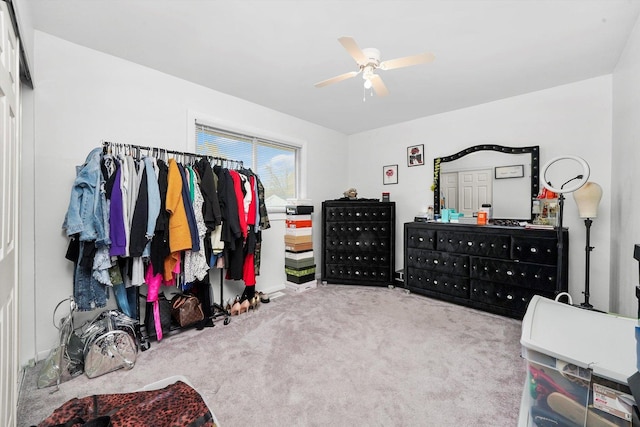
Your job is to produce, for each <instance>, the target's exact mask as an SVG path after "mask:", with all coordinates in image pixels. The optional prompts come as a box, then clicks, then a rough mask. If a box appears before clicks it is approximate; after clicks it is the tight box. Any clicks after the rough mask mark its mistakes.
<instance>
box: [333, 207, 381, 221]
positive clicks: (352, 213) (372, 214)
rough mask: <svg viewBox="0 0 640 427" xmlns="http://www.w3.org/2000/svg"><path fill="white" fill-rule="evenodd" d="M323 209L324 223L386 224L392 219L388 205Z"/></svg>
mask: <svg viewBox="0 0 640 427" xmlns="http://www.w3.org/2000/svg"><path fill="white" fill-rule="evenodd" d="M324 209H325V210H324V221H325V222H330V221H338V222H362V221H364V222H370V221H387V222H388V221H390V220H391V219H393V215H392V208H391V207H390V206H388V205H386V206H385V205H382V206H379V205H372V204H370V203H366V204H365V203H362V204H358V203H354V204H345V205H343V206H339V205H338V206H326V207H325V208H324Z"/></svg>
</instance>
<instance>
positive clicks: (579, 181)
mask: <svg viewBox="0 0 640 427" xmlns="http://www.w3.org/2000/svg"><path fill="white" fill-rule="evenodd" d="M564 160H570V161H574V162H577V163H578V164H579V166H580V168H581V169H582V172H581V173H579V174H578V175H576V176H574V177H572V178H570V179H568V180H566V181H565V182H564V183H563V184H562V185H561V186H560V187H557V188H556V187H554V186H553V184H551V180H550V179H549V177H547V172H548V171H549V168H550V167H551V166H552V165H554V164H555V163H557V162H559V161H564ZM590 172H591V170H590V169H589V164H588V163H587V162H586V161H584V159H582V158H581V157H578V156H559V157H555V158H553V159H551V160H549V161H548V162H547V163H546V164H545V165H544V166H543V167H542V175H541V180H542V185H543V186H544V187H545V188H547V189H548V190H550V191H553V192H554V193H557V194H558V223H557V226H556V230H557V234H558V246H557V247H558V262H557V270H556V295H558V294H559V293H560V292H561V291H562V290H561V286H562V282H563V279H564V278H563V275H564V263H563V258H562V254H563V253H564V234H563V230H562V221H563V217H564V199H565V197H564V193H573V192H574V191H576V190H578V189H579V188H581V187H582V186H583V185H584V184H585V183H586V182H587V180H588V179H589V173H590ZM569 183H571V185H569V186H567V184H569Z"/></svg>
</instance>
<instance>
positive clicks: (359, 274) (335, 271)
mask: <svg viewBox="0 0 640 427" xmlns="http://www.w3.org/2000/svg"><path fill="white" fill-rule="evenodd" d="M324 273H325V275H324V277H323V278H322V280H331V279H334V280H337V281H340V280H346V281H364V282H365V283H364V284H367V283H370V282H385V283H393V277H390V276H391V274H390V273H389V268H388V267H385V266H383V265H380V266H377V267H371V266H362V265H353V264H332V263H326V264H325V271H324Z"/></svg>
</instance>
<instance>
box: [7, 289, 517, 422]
mask: <svg viewBox="0 0 640 427" xmlns="http://www.w3.org/2000/svg"><path fill="white" fill-rule="evenodd" d="M520 327H521V322H520V321H517V320H513V319H509V318H505V317H501V316H496V315H492V314H487V313H484V312H480V311H476V310H472V309H468V308H464V307H461V306H457V305H453V304H449V303H445V302H441V301H437V300H432V299H429V298H426V297H422V296H419V295H415V294H406V293H405V292H404V290H402V289H387V288H377V287H360V286H341V285H327V286H319V287H318V288H317V289H313V290H309V291H306V292H303V293H300V294H291V293H287V294H286V295H285V296H282V297H280V298H276V299H273V300H272V302H271V303H269V304H262V305H260V307H259V308H258V310H256V311H255V312H249V313H248V314H242V315H240V316H234V317H233V318H232V320H231V323H230V324H229V325H226V326H225V325H223V324H222V321H221V320H219V321H217V322H216V326H215V327H213V328H206V329H204V330H202V331H197V330H195V329H192V330H188V331H185V332H182V333H180V334H177V335H173V336H170V337H168V338H166V339H165V340H163V341H161V342H153V343H152V346H151V349H149V350H147V351H145V352H142V353H139V354H138V360H137V363H136V366H135V367H134V368H133V369H132V370H130V371H124V370H120V371H116V372H112V373H110V374H107V375H104V376H102V377H98V378H94V379H88V378H87V377H86V376H84V375H83V376H81V377H78V378H75V379H73V380H71V381H69V382H67V383H64V384H62V385H61V386H60V390H59V391H58V392H56V393H53V394H50V393H49V392H50V389H42V390H37V389H36V387H35V382H36V376H37V370H38V369H39V364H38V365H36V368H35V369H31V370H28V371H27V372H26V374H25V380H24V383H23V387H22V390H21V393H20V398H19V405H18V426H30V425H35V424H37V423H39V422H40V421H42V419H44V418H45V417H46V416H47V415H49V414H50V413H51V412H52V411H53V410H54V409H55V408H56V407H58V406H59V405H61V404H62V403H64V402H65V401H67V400H68V399H71V398H73V397H81V396H86V395H91V394H99V393H117V392H128V391H134V390H136V389H139V388H141V387H143V386H144V385H146V384H149V383H152V382H155V381H158V380H161V379H163V378H166V377H170V376H174V375H182V376H185V377H187V378H188V379H189V380H190V382H191V383H192V384H193V386H194V387H195V388H196V389H197V390H198V391H199V392H200V393H201V394H202V395H203V397H204V398H205V400H206V401H207V402H208V404H209V406H210V407H211V409H212V410H213V412H214V413H215V415H216V417H217V419H218V420H219V422H220V424H221V425H222V426H224V427H233V426H285V425H286V426H365V425H366V426H491V427H501V426H505V427H506V426H515V425H517V419H518V409H519V405H520V397H521V393H522V389H523V382H524V380H525V377H526V375H525V364H524V361H523V359H521V357H520V344H519V340H520Z"/></svg>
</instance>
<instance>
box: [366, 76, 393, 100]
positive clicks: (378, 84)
mask: <svg viewBox="0 0 640 427" xmlns="http://www.w3.org/2000/svg"><path fill="white" fill-rule="evenodd" d="M369 80H370V81H371V84H372V85H373V90H374V91H375V92H376V95H378V96H387V95H389V89H387V87H386V86H385V85H384V82H383V81H382V78H381V77H380V76H379V75H377V74H374V75H372V76H371V77H370V78H369Z"/></svg>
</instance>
